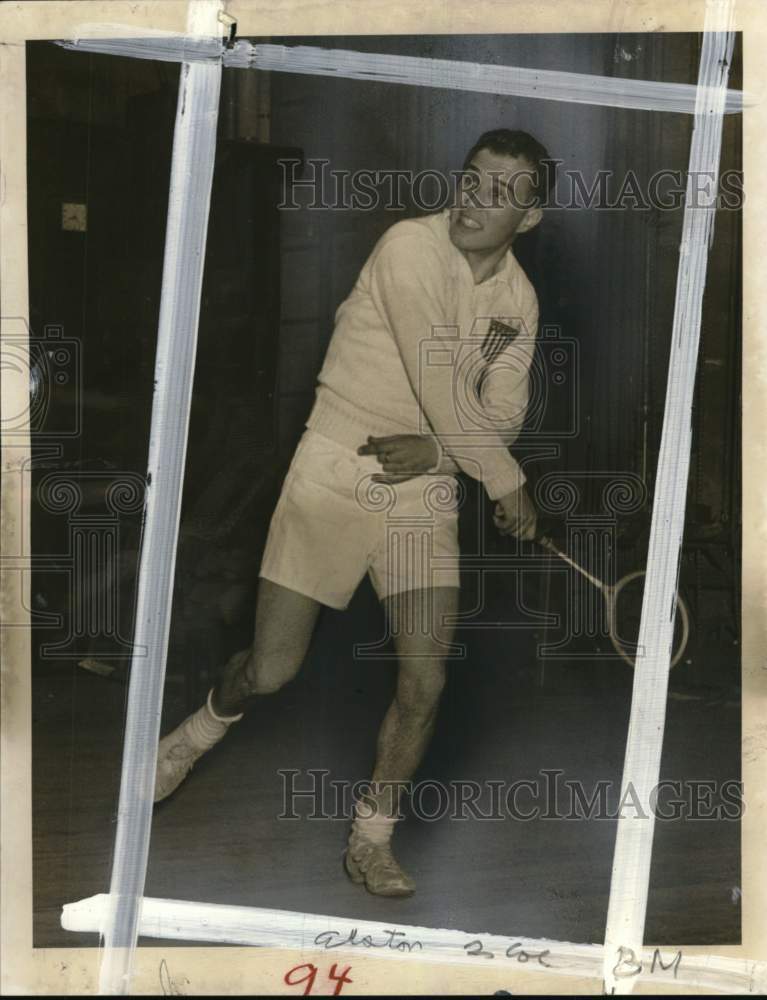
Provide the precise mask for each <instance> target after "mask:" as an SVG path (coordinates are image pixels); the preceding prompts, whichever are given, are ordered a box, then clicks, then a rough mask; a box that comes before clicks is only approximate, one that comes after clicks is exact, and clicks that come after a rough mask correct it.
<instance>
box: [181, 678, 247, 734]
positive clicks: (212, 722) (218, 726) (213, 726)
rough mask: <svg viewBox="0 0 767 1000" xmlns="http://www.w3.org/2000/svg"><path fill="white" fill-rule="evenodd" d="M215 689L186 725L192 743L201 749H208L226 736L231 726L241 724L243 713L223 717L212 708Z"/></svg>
mask: <svg viewBox="0 0 767 1000" xmlns="http://www.w3.org/2000/svg"><path fill="white" fill-rule="evenodd" d="M212 696H213V689H212V688H211V690H210V691H209V693H208V700H207V701H206V702H205V704H204V705H203V706H202V708H200V709H198V710H197V711H196V712H195V713H194V715H191V716H190V717H189V718H188V719H187V721H186V723H185V727H186V733H187V736H188V738H189V740H190V742H191V743H193V744H194V745H195V746H197V747H199V748H200V749H208V747H212V746H213V745H214V744H215V743H218V741H219V740H221V739H223V737H224V736H225V735H226V732H227V730H228V729H229V726H231V724H232V723H233V722H239V721H240V719H241V718H242V713H240V714H239V715H231V716H228V717H227V716H221V715H216V713H215V712H214V711H213V707H212Z"/></svg>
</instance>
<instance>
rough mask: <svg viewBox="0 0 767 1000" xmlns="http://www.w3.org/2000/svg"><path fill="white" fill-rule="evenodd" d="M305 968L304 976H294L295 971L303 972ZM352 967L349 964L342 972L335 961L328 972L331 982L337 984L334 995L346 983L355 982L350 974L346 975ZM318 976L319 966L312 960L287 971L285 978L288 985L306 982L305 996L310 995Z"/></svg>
mask: <svg viewBox="0 0 767 1000" xmlns="http://www.w3.org/2000/svg"><path fill="white" fill-rule="evenodd" d="M304 969H305V970H306V971H305V973H304V975H303V976H301V977H300V978H295V977H294V973H297V972H301V971H302V970H304ZM350 969H351V966H350V965H347V966H346V968H345V969H344V970H343V971H342V972H341V973H339V972H338V971H337V970H338V965H337V964H336V963H335V962H334V963H333V965H332V967H331V969H330V972H329V973H328V979H329V980H331V982H335V984H336V988H335V989H334V990H333V996H334V997H337V996H338V995H339V994H340V993H341V990H342V989H343V987H344V983H351V982H354V980H352V979H349V978H348V976H347V975H346V973H347V972H349V971H350ZM316 978H317V966H316V965H312V964H311V962H307V964H306V965H296V966H294V967H293V968H292V969H290V970H289V971H288V972H286V973H285V976H284V980H285V982H286V983H287V985H288V986H300V985H301V983H306V989H305V990H304V996H305V997H308V996H309V994H310V993H311V992H312V988H313V987H314V981H315V979H316Z"/></svg>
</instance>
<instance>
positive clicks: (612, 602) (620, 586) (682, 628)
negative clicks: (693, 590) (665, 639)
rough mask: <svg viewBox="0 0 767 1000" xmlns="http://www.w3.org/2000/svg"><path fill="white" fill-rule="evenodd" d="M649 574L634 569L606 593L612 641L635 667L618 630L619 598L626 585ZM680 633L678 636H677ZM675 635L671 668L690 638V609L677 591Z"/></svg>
mask: <svg viewBox="0 0 767 1000" xmlns="http://www.w3.org/2000/svg"><path fill="white" fill-rule="evenodd" d="M646 575H647V571H646V570H643V569H638V570H634V572H632V573H627V574H626V576H624V577H621V579H620V580H619V581H618V582H617V583H616V584H615V586H614V587H611V588H610V591H611V593H610V594H609V595H608V594H605V600H606V601H607V602H608V605H609V607H608V622H609V625H610V641H611V642H612V645H613V649H614V650H615V651H616V653H618V654H619V655H620V656H621V657H622V658H623V659H624V660H625V661H626V663H628V664H629V666H631V667H634V666H635V665H636V664H635V659H634V657H632V656H631V655H630V654H629V653H628V652H627V650H626V648H625V645H623V644H622V643H625V640H621V638H620V635H619V630H618V621H617V619H618V613H617V607H618V598H619V597H620V595H621V594H622V593H623V592H624V591H625V589H626V587H627V586H628V585H629V584H630V583H633V582H634V581H635V580H638V579H639V578H640V577H644V576H646ZM677 633H678V638H677ZM674 636H675V644H674V650H673V652H672V656H671V664H670V669H671V668H673V667H675V666H676V665H677V663H679V661H680V660H681V659H682V657H683V656H684V652H685V649H686V648H687V643H688V642H689V640H690V610H689V608H688V607H687V604H686V602H685V600H684V598H683V597H682V595H681V594H680V593H679V591H677V593H676V617H675V624H674Z"/></svg>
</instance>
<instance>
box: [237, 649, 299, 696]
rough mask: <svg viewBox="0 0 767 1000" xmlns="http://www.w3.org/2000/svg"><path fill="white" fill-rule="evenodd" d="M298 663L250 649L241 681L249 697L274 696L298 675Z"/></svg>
mask: <svg viewBox="0 0 767 1000" xmlns="http://www.w3.org/2000/svg"><path fill="white" fill-rule="evenodd" d="M300 666H301V664H300V663H294V662H291V661H290V660H288V659H286V657H284V656H279V655H264V654H263V653H259V652H258V651H257V650H256V649H254V648H252V647H251V649H250V650H249V651H248V657H247V659H246V660H245V663H244V671H243V679H244V682H245V686H246V687H247V690H248V694H250V695H263V694H276V693H277V692H278V691H279V690H280V689H281V688H283V687H284V686H285V685H286V684H287V683H288V682H289V681H292V680H293V678H294V677H295V676H296V674H297V673H298V670H299V668H300Z"/></svg>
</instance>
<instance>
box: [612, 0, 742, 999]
mask: <svg viewBox="0 0 767 1000" xmlns="http://www.w3.org/2000/svg"><path fill="white" fill-rule="evenodd" d="M734 6H735V4H734V0H707V3H706V14H705V21H704V26H705V27H704V33H703V46H702V51H701V58H700V67H699V90H698V101H697V104H696V114H695V125H694V129H693V134H692V139H691V143H690V159H689V173H688V183H687V194H686V198H685V210H684V219H683V223H682V240H681V246H680V250H679V269H678V273H677V285H676V301H675V305H674V321H673V327H672V335H671V352H670V359H669V369H668V380H667V386H666V401H665V410H664V416H663V431H662V435H661V446H660V453H659V457H658V468H657V473H656V480H655V497H654V501H653V511H652V523H651V528H650V542H649V547H648V555H647V575H646V576H645V589H644V596H643V601H642V616H641V622H640V627H639V637H638V640H637V644H638V648H639V649H642V650H644V653H643V654H641V655H639V656H638V657H637V660H636V666H635V669H634V684H633V690H632V696H631V714H630V718H629V728H628V739H627V743H626V754H625V760H624V766H623V779H622V785H621V798H620V801H621V802H623V801H626V798H625V796H626V793H627V790H629V789H633V790H634V793H635V795H636V797H637V799H638V801H639V802H650V801H651V794H652V789H653V788H654V787H656V786H657V783H658V779H659V775H660V763H661V754H662V749H663V736H664V732H665V715H666V700H667V694H668V674H669V668H670V660H671V656H672V651H673V640H674V618H675V611H676V591H677V584H678V576H679V566H680V562H681V555H682V540H683V534H684V522H685V509H686V498H687V481H688V473H689V466H690V451H691V445H692V405H693V397H694V392H695V375H696V370H697V364H698V346H699V341H700V327H701V314H702V308H703V293H704V291H705V285H706V270H707V265H708V252H709V247H710V244H711V239H712V236H713V227H714V215H715V209H716V185H712V186H713V187H714V190H713V191H712V192H709V197H708V200H707V203H706V204H705V205H701V206H700V207H698V206H697V205H696V204H693V202H694V197H695V189H694V184H695V180H694V179H695V178H696V177H699V176H701V174H702V173H705V172H708V171H711V172H712V173H713V176H714V177H715V178H717V177H718V176H719V160H720V152H721V137H722V120H723V111H724V101H725V95H726V90H727V78H728V74H729V66H730V61H731V58H732V50H733V46H734V41H735V36H734V34H733V33H732V31H731V27H732V24H733V23H734ZM654 827H655V813H654V811H653V810H652V809H650V810H649V811H648V814H646V815H644V816H642V817H639V816H637V815H636V814H635V812H633V811H632V812H629V813H626V814H624V815H622V816H621V817H620V818H619V820H618V828H617V834H616V842H615V854H614V858H613V869H612V878H611V881H610V901H609V904H608V913H607V927H606V931H605V952H604V987H605V992H607V993H608V994H613V993H617V994H622V993H630V992H631V991H632V989H633V986H634V983H635V980H632V979H618V978H616V976H615V975H614V972H613V969H614V967H615V965H616V962H619V961H620V960H621V958H624V957H626V958H630V956H631V955H633V954H639V953H640V952H641V949H642V942H643V938H644V930H645V920H646V915H647V898H648V892H649V884H650V866H651V861H652V845H653V834H654Z"/></svg>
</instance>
